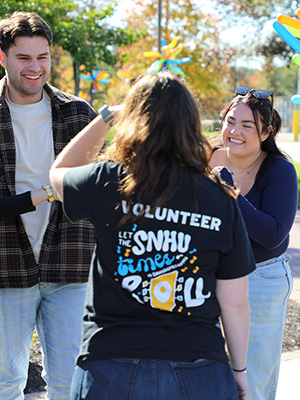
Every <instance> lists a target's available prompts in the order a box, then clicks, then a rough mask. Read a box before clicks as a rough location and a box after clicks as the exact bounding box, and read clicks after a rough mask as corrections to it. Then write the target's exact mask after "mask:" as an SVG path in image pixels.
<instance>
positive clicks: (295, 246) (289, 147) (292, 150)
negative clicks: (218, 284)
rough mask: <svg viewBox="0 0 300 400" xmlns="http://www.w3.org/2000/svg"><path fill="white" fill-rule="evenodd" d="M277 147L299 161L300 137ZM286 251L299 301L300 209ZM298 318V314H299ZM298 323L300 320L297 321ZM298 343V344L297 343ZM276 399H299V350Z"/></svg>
mask: <svg viewBox="0 0 300 400" xmlns="http://www.w3.org/2000/svg"><path fill="white" fill-rule="evenodd" d="M278 147H279V148H280V149H281V150H283V151H285V152H286V153H287V154H288V155H289V156H290V157H291V158H292V160H293V161H296V162H299V163H300V138H299V141H294V136H293V134H292V133H280V134H279V135H278ZM288 253H289V254H290V255H291V256H292V259H291V262H290V266H291V269H292V272H293V280H294V285H293V291H292V294H291V299H292V300H294V301H297V302H299V303H300V210H298V212H297V216H296V219H295V223H294V226H293V228H292V231H291V240H290V246H289V249H288ZM299 320H300V316H299ZM299 323H300V321H299ZM299 345H300V344H299ZM281 360H282V362H281V367H280V375H279V382H278V389H277V395H276V400H299V399H300V350H299V351H295V352H288V353H283V354H282V357H281ZM44 399H45V392H43V393H33V394H27V395H26V396H25V400H44Z"/></svg>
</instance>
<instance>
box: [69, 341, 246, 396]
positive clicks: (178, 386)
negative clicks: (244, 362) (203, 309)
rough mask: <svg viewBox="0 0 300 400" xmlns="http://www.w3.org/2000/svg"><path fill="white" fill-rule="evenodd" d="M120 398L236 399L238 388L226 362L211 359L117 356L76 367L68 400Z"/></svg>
mask: <svg viewBox="0 0 300 400" xmlns="http://www.w3.org/2000/svg"><path fill="white" fill-rule="evenodd" d="M182 340H188V338H182ZM121 399H122V400H141V399H143V400H170V399H171V400H238V392H237V387H236V384H235V381H234V378H233V374H232V370H231V368H230V366H229V364H228V363H220V362H217V361H213V360H196V361H194V362H174V361H167V360H157V359H156V360H150V359H127V358H120V359H109V360H96V361H87V362H84V363H82V364H81V366H79V367H77V369H76V371H75V374H74V378H73V381H72V386H71V400H121Z"/></svg>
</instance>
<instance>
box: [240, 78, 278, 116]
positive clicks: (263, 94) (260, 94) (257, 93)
mask: <svg viewBox="0 0 300 400" xmlns="http://www.w3.org/2000/svg"><path fill="white" fill-rule="evenodd" d="M235 93H236V95H239V96H246V94H248V93H251V94H252V96H254V97H256V98H257V99H266V98H267V97H271V113H272V114H271V121H272V115H273V92H270V91H269V90H255V89H252V88H250V87H248V86H238V87H237V88H236V89H235Z"/></svg>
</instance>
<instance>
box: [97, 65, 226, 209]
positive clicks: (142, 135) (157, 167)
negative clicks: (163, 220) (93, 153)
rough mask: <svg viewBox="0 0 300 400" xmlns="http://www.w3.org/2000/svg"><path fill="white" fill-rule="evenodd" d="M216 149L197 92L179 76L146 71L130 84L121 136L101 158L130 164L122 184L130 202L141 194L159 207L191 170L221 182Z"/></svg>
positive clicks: (118, 130) (141, 198)
mask: <svg viewBox="0 0 300 400" xmlns="http://www.w3.org/2000/svg"><path fill="white" fill-rule="evenodd" d="M210 155H211V147H210V145H209V143H208V141H207V140H206V139H205V137H204V136H202V134H201V121H200V114H199V111H198V107H197V104H196V101H195V100H194V98H193V96H192V94H191V92H190V91H189V89H188V88H187V86H186V85H185V84H184V83H183V81H181V80H180V79H179V78H178V77H177V76H175V75H173V74H172V73H170V72H158V73H152V74H146V75H143V76H141V77H140V78H139V79H137V80H136V81H135V83H134V85H133V86H132V87H131V88H130V91H129V93H128V95H127V96H126V98H125V100H124V103H123V108H122V111H121V113H120V115H119V117H118V121H117V127H116V135H115V138H114V140H113V142H112V143H111V144H110V145H109V146H108V147H107V148H106V149H105V151H104V152H103V153H101V155H100V156H99V159H100V160H104V159H109V160H111V161H115V162H120V163H122V164H123V165H124V167H125V171H126V174H125V175H124V179H123V180H122V186H121V190H122V194H123V195H124V197H125V199H126V200H127V201H128V204H131V201H132V200H133V199H135V201H138V202H140V203H142V204H147V203H148V204H149V202H151V205H152V208H153V207H155V206H159V205H162V204H164V203H165V202H166V201H167V200H169V199H170V198H172V196H173V195H174V194H175V192H176V189H177V188H178V187H179V186H180V184H181V183H182V182H183V180H184V178H185V177H186V172H187V171H189V172H190V173H191V174H193V173H196V174H204V175H207V176H210V177H212V179H213V180H214V181H215V182H217V183H219V184H220V182H219V180H218V178H217V177H216V176H215V175H213V174H212V172H211V169H210V167H209V165H208V161H209V157H210ZM159 184H162V186H160V187H159V189H160V190H159V191H157V188H158V185H159ZM226 190H227V189H226Z"/></svg>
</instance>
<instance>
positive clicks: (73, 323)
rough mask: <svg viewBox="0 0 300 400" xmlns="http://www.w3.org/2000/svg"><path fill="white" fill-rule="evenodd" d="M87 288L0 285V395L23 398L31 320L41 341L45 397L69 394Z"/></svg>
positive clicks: (5, 398) (1, 398)
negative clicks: (7, 286)
mask: <svg viewBox="0 0 300 400" xmlns="http://www.w3.org/2000/svg"><path fill="white" fill-rule="evenodd" d="M86 289H87V284H85V283H84V284H67V285H62V284H55V283H40V284H39V285H36V286H34V287H32V288H27V289H0V349H1V350H0V400H22V399H24V395H23V390H24V388H25V386H26V381H27V371H28V363H29V356H30V345H31V339H32V333H33V330H34V327H35V325H36V328H37V331H38V335H39V339H40V342H41V345H42V352H43V378H44V380H45V381H46V383H47V392H48V397H47V398H48V399H51V400H58V399H59V400H62V399H69V391H70V384H71V380H72V376H73V373H74V368H75V364H76V357H77V355H78V353H79V348H80V342H81V336H82V335H81V327H82V318H83V310H84V303H85V298H86Z"/></svg>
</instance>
